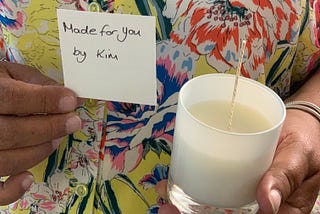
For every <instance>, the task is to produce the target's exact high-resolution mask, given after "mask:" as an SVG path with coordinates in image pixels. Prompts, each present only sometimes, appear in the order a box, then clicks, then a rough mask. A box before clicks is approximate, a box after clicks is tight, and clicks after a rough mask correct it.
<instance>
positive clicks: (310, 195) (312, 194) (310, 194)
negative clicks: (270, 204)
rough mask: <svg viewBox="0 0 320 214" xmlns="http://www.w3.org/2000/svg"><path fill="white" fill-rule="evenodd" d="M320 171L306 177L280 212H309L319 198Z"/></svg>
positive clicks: (307, 213) (299, 213)
mask: <svg viewBox="0 0 320 214" xmlns="http://www.w3.org/2000/svg"><path fill="white" fill-rule="evenodd" d="M319 182H320V173H318V174H315V175H313V176H311V177H310V178H308V179H306V180H305V181H304V182H303V183H302V185H301V186H300V187H299V188H298V189H297V190H296V191H294V192H293V193H292V194H291V195H290V196H289V198H287V200H286V201H284V203H283V205H281V207H280V209H279V214H286V213H290V214H291V213H292V214H295V213H297V214H301V213H305V214H309V213H311V210H312V208H313V206H314V203H315V201H316V199H317V196H318V192H319V186H320V183H319Z"/></svg>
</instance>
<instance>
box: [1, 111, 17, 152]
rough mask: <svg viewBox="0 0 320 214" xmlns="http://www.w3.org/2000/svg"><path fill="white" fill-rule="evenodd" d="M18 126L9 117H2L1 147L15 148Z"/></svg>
mask: <svg viewBox="0 0 320 214" xmlns="http://www.w3.org/2000/svg"><path fill="white" fill-rule="evenodd" d="M16 128H17V127H16V126H15V125H14V124H13V123H12V122H11V121H10V120H8V119H6V118H4V117H0V149H8V148H13V147H14V146H15V142H16V138H17V135H16V134H14V133H15V131H14V130H16Z"/></svg>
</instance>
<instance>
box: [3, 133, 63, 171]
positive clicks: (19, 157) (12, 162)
mask: <svg viewBox="0 0 320 214" xmlns="http://www.w3.org/2000/svg"><path fill="white" fill-rule="evenodd" d="M60 142H61V139H59V140H54V141H52V142H47V143H43V144H39V145H36V146H32V147H26V148H22V149H14V150H5V151H1V155H0V176H8V175H9V176H10V175H16V174H19V173H21V172H23V171H25V170H27V169H30V168H31V167H33V166H35V165H36V164H38V163H40V162H41V161H42V160H44V159H45V158H47V157H48V156H49V155H50V154H51V153H52V152H53V151H55V149H56V148H57V147H58V145H59V144H60Z"/></svg>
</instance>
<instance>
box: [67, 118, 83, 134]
mask: <svg viewBox="0 0 320 214" xmlns="http://www.w3.org/2000/svg"><path fill="white" fill-rule="evenodd" d="M80 128H81V119H80V117H79V116H76V115H74V116H73V117H70V118H69V119H68V120H67V123H66V129H67V133H68V134H71V133H73V132H75V131H78V130H80Z"/></svg>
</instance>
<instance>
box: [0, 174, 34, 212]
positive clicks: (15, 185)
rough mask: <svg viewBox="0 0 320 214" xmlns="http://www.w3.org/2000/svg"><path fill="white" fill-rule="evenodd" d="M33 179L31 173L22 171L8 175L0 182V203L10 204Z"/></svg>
mask: <svg viewBox="0 0 320 214" xmlns="http://www.w3.org/2000/svg"><path fill="white" fill-rule="evenodd" d="M33 181H34V178H33V176H32V174H30V173H29V172H22V173H21V174H18V175H13V176H10V177H9V178H8V179H7V180H6V181H5V182H4V183H2V182H1V183H0V205H1V206H2V205H7V204H10V203H12V202H14V201H16V200H18V199H19V198H21V197H22V195H23V194H24V193H25V191H26V190H28V189H29V188H30V186H31V185H32V183H33Z"/></svg>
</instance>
